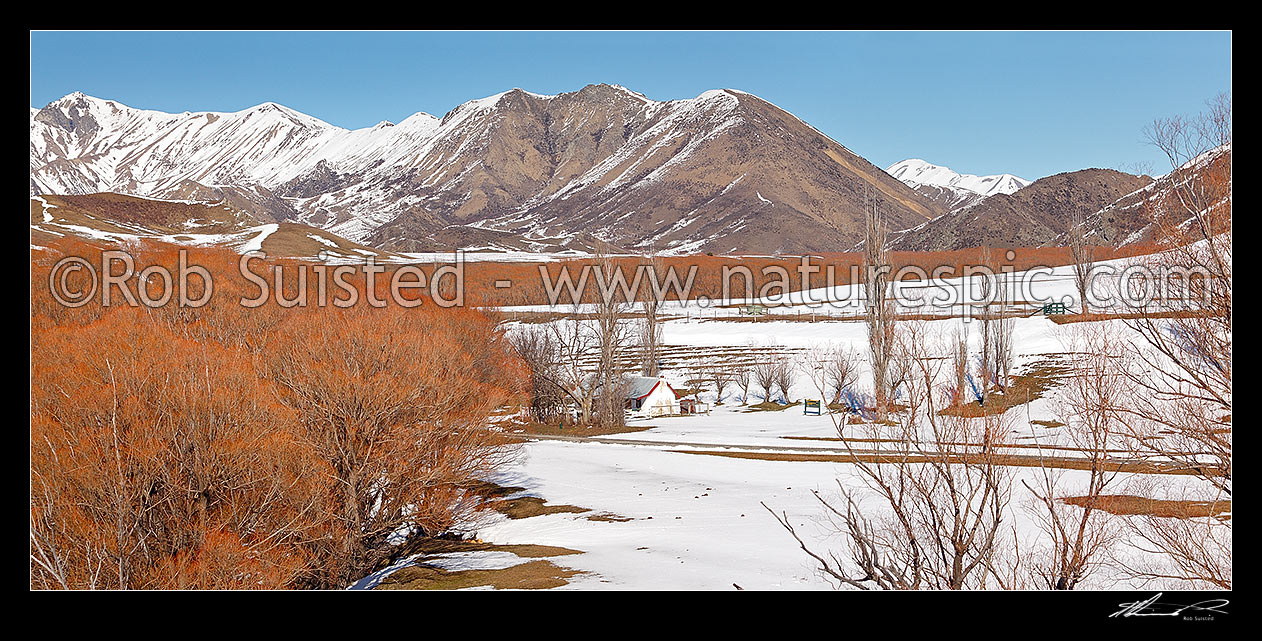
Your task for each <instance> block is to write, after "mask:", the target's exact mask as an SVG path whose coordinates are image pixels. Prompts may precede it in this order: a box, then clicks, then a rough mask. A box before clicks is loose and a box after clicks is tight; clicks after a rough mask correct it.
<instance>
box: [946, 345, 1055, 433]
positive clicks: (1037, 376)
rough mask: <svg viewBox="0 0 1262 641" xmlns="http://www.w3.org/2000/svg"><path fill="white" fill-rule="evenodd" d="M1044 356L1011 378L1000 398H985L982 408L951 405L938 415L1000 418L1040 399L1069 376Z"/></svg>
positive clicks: (967, 404) (968, 405) (993, 394)
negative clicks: (999, 415)
mask: <svg viewBox="0 0 1262 641" xmlns="http://www.w3.org/2000/svg"><path fill="white" fill-rule="evenodd" d="M1047 356H1048V358H1044V359H1043V360H1041V361H1036V362H1034V363H1031V364H1030V366H1029V367H1028V368H1026V371H1025V372H1024V373H1022V374H1016V375H1013V377H1012V384H1011V385H1009V386H1008V389H1006V390H1004V393H1003V394H995V393H990V394H987V395H986V402H985V404H983V405H978V404H977V403H963V404H957V405H952V406H950V407H947V408H945V409H943V410H942V411H940V412H938V415H940V416H963V417H965V418H980V417H982V416H994V415H996V414H1003V413H1004V412H1006V411H1008V410H1009V409H1011V408H1013V407H1017V406H1020V405H1024V404H1026V403H1029V402H1030V401H1033V400H1034V399H1037V398H1041V397H1042V396H1043V393H1044V392H1046V391H1047V390H1048V389H1050V388H1051V387H1052V386H1053V385H1056V384H1057V379H1060V378H1064V377H1066V376H1069V375H1071V374H1072V373H1073V367H1072V366H1071V365H1069V364H1066V363H1062V362H1058V361H1061V360H1063V359H1060V358H1055V357H1052V356H1051V355H1047Z"/></svg>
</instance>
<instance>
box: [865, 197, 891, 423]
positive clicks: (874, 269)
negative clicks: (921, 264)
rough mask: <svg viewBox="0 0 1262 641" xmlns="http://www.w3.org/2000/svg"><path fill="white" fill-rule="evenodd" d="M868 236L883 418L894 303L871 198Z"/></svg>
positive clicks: (869, 299) (868, 281) (868, 282)
mask: <svg viewBox="0 0 1262 641" xmlns="http://www.w3.org/2000/svg"><path fill="white" fill-rule="evenodd" d="M865 200H866V201H867V202H866V207H867V210H866V211H865V212H864V214H865V227H864V229H865V232H864V244H863V250H864V254H863V262H864V272H865V273H864V294H865V296H866V303H867V304H866V308H865V310H864V311H865V320H866V321H867V329H868V349H869V352H870V354H871V358H872V385H873V392H874V394H875V395H876V410H877V412H878V413H881V414H883V413H884V412H885V410H886V407H887V405H888V404H889V398H888V397H889V380H888V374H889V365H890V358H891V355H892V354H893V350H894V322H895V309H894V301H893V299H892V298H891V297H890V292H889V280H890V271H891V270H892V269H893V268H892V266H891V265H890V259H889V252H887V251H886V249H885V224H884V221H883V220H882V217H881V215H880V213H879V212H878V210H877V204H876V201H875V200H874V199H872V198H871V197H870V196H869V197H868V198H867V199H865Z"/></svg>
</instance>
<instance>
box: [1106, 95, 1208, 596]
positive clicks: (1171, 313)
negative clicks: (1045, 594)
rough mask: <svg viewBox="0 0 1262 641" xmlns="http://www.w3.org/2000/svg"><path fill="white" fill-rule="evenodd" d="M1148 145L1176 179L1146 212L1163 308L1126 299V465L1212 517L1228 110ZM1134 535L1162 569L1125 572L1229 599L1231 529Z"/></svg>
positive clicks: (1137, 525) (1142, 526) (1154, 130)
mask: <svg viewBox="0 0 1262 641" xmlns="http://www.w3.org/2000/svg"><path fill="white" fill-rule="evenodd" d="M1145 133H1146V135H1147V137H1148V139H1149V142H1151V143H1152V144H1153V145H1155V146H1156V147H1157V148H1158V149H1160V150H1161V151H1162V152H1163V153H1164V154H1165V155H1166V156H1167V158H1168V159H1169V161H1170V165H1171V168H1172V171H1171V173H1170V174H1168V179H1167V180H1166V181H1165V182H1166V184H1168V185H1169V188H1168V190H1167V191H1166V192H1165V193H1163V194H1159V195H1158V196H1157V197H1154V198H1152V199H1149V200H1148V201H1147V202H1146V206H1147V207H1148V211H1149V214H1150V217H1151V220H1152V224H1153V226H1154V227H1155V228H1156V229H1157V237H1156V239H1157V241H1158V242H1159V243H1160V244H1162V245H1163V246H1164V248H1165V251H1162V252H1160V253H1157V254H1152V255H1150V256H1148V257H1147V259H1146V260H1145V265H1144V266H1145V267H1146V268H1147V269H1148V271H1149V273H1152V274H1163V273H1164V274H1166V275H1167V277H1166V279H1165V281H1164V282H1162V283H1158V284H1160V285H1162V286H1163V289H1164V291H1161V292H1159V293H1160V296H1153V294H1154V292H1152V291H1143V290H1144V289H1146V288H1147V287H1150V286H1152V285H1153V283H1142V282H1141V283H1135V282H1132V283H1131V285H1132V287H1134V288H1135V289H1134V290H1132V291H1130V292H1127V293H1129V294H1130V297H1131V298H1132V299H1139V300H1141V301H1142V300H1145V299H1149V300H1148V302H1147V303H1146V304H1144V305H1143V306H1142V307H1141V309H1140V313H1139V315H1138V318H1135V319H1131V320H1126V321H1124V322H1125V323H1126V325H1128V326H1129V327H1130V329H1132V330H1133V331H1134V332H1135V333H1136V334H1138V340H1131V341H1129V346H1130V349H1129V353H1128V355H1129V357H1130V358H1129V359H1128V363H1129V367H1128V369H1127V376H1128V378H1129V380H1130V381H1131V383H1132V384H1133V385H1134V386H1135V393H1134V394H1132V395H1131V400H1130V403H1129V404H1128V407H1127V409H1126V412H1127V426H1128V429H1127V436H1128V439H1127V441H1128V444H1129V446H1130V449H1131V453H1132V455H1133V456H1138V457H1146V458H1152V459H1155V460H1159V461H1162V462H1165V463H1167V464H1173V465H1174V466H1175V467H1177V468H1179V469H1181V470H1182V471H1185V472H1188V473H1191V474H1194V475H1195V476H1196V477H1197V478H1198V479H1200V481H1201V484H1200V485H1198V486H1193V487H1187V488H1185V489H1184V490H1183V492H1184V493H1185V495H1186V498H1189V499H1192V500H1196V501H1199V502H1203V503H1206V504H1209V505H1214V504H1216V503H1218V502H1220V501H1226V500H1229V499H1230V497H1231V485H1232V484H1231V476H1232V470H1231V445H1232V429H1231V421H1232V398H1231V391H1232V385H1231V370H1232V367H1231V364H1232V331H1231V321H1232V307H1231V302H1232V284H1231V275H1232V266H1231V265H1232V255H1231V253H1232V249H1231V247H1232V242H1231V167H1232V162H1231V136H1232V133H1231V98H1230V97H1229V96H1228V95H1226V94H1222V95H1219V96H1217V97H1216V98H1214V99H1213V100H1211V101H1210V102H1209V103H1208V109H1207V110H1206V111H1204V112H1202V113H1201V114H1199V115H1197V116H1195V117H1191V118H1187V117H1173V118H1165V119H1161V120H1158V121H1156V122H1154V123H1153V124H1152V125H1151V126H1150V127H1149V128H1148V129H1147V130H1146V132H1145ZM1171 274H1174V275H1180V274H1181V275H1180V276H1178V277H1177V278H1171V277H1170V275H1171ZM1129 524H1130V525H1131V526H1132V530H1131V531H1132V534H1133V536H1132V537H1130V538H1131V540H1132V541H1136V545H1135V547H1138V548H1140V549H1141V550H1144V551H1147V552H1158V553H1161V554H1163V555H1164V556H1165V559H1166V561H1167V562H1168V563H1169V567H1165V568H1151V567H1145V568H1141V567H1135V566H1128V569H1130V570H1132V571H1133V575H1134V576H1136V577H1139V578H1142V579H1155V580H1162V581H1166V582H1171V583H1178V582H1188V583H1191V584H1193V585H1211V586H1217V587H1223V588H1230V587H1231V540H1232V536H1231V519H1230V518H1227V519H1220V518H1217V517H1215V516H1212V515H1211V516H1206V517H1198V518H1187V519H1162V518H1156V517H1144V518H1139V519H1132V520H1131V521H1129Z"/></svg>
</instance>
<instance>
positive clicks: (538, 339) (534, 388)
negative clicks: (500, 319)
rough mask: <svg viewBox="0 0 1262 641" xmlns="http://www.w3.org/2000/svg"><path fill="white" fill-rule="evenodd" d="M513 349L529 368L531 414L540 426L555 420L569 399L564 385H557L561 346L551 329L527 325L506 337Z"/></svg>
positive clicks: (561, 376)
mask: <svg viewBox="0 0 1262 641" xmlns="http://www.w3.org/2000/svg"><path fill="white" fill-rule="evenodd" d="M508 336H509V342H510V343H511V344H512V346H513V350H514V351H515V352H516V353H517V355H518V356H519V357H520V358H521V359H522V361H523V362H525V363H526V366H527V367H528V368H529V369H530V415H531V417H532V418H533V419H534V420H536V421H539V422H541V423H551V422H553V421H557V420H559V419H560V417H561V416H562V414H563V412H564V411H565V403H566V400H567V398H568V394H567V393H566V389H565V386H564V385H562V384H559V381H562V380H563V379H564V376H563V375H562V374H561V372H560V371H559V368H560V367H561V356H560V351H561V350H560V346H559V344H558V341H556V340H554V335H553V334H552V333H551V331H550V330H548V329H544V328H541V327H532V326H526V327H521V328H518V329H517V330H515V331H513V332H511V333H510V334H509V335H508Z"/></svg>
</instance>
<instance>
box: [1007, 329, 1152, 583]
mask: <svg viewBox="0 0 1262 641" xmlns="http://www.w3.org/2000/svg"><path fill="white" fill-rule="evenodd" d="M1082 325H1083V327H1082V328H1081V329H1079V330H1078V335H1077V337H1076V338H1075V339H1074V340H1073V341H1072V345H1071V346H1070V351H1071V352H1072V353H1076V354H1080V355H1082V359H1081V361H1080V363H1079V364H1078V366H1077V368H1076V371H1075V372H1074V373H1073V375H1072V376H1071V377H1070V378H1069V380H1068V382H1067V383H1066V384H1065V386H1064V387H1063V388H1062V390H1063V395H1062V396H1061V397H1060V398H1059V400H1058V401H1057V402H1055V403H1054V410H1055V411H1056V413H1057V415H1058V416H1059V417H1060V418H1061V420H1062V421H1063V422H1064V423H1065V427H1064V429H1063V430H1062V431H1063V433H1064V434H1066V435H1067V436H1068V439H1069V445H1071V446H1073V447H1074V448H1076V449H1077V450H1078V454H1079V455H1080V456H1082V457H1084V458H1085V460H1086V462H1087V465H1088V468H1087V470H1086V471H1087V479H1086V480H1087V483H1086V486H1085V487H1082V486H1080V485H1074V486H1071V485H1070V484H1069V483H1068V482H1067V481H1066V479H1065V478H1064V472H1063V470H1061V469H1057V468H1054V467H1052V466H1049V465H1043V466H1042V467H1040V468H1039V475H1038V476H1037V477H1036V479H1035V483H1034V485H1031V484H1030V483H1027V482H1026V481H1025V480H1024V479H1023V480H1022V481H1021V483H1022V485H1024V486H1025V487H1026V489H1028V490H1029V491H1030V493H1031V494H1032V496H1033V499H1032V500H1031V501H1030V503H1029V504H1027V509H1028V510H1029V512H1030V513H1031V514H1032V516H1033V517H1034V519H1035V522H1036V523H1037V524H1038V525H1039V526H1040V529H1041V530H1042V531H1043V534H1044V535H1045V536H1046V537H1047V538H1048V540H1049V542H1048V545H1047V546H1046V547H1042V548H1039V549H1038V550H1037V552H1033V553H1032V557H1033V558H1032V568H1031V569H1032V570H1033V573H1034V575H1035V577H1036V579H1037V581H1038V583H1039V584H1040V585H1042V586H1043V587H1046V588H1049V589H1052V590H1072V589H1074V588H1076V587H1078V585H1079V584H1080V583H1081V582H1082V581H1083V580H1084V579H1086V578H1087V577H1088V576H1090V575H1091V573H1092V572H1093V571H1095V570H1096V569H1097V568H1098V567H1100V566H1101V564H1102V563H1103V562H1104V561H1105V560H1106V555H1107V554H1108V552H1109V549H1110V547H1111V546H1112V545H1113V543H1114V541H1115V540H1116V539H1117V537H1118V534H1119V533H1120V532H1119V528H1118V527H1117V523H1116V521H1115V520H1113V519H1111V518H1110V517H1109V515H1108V514H1107V513H1106V512H1104V511H1103V510H1102V509H1101V506H1102V501H1103V500H1105V498H1106V492H1107V491H1108V489H1109V488H1110V487H1111V486H1112V485H1113V483H1114V481H1115V480H1116V479H1117V475H1118V469H1119V468H1118V465H1117V464H1116V462H1115V461H1112V460H1111V457H1110V450H1109V448H1110V446H1111V445H1115V444H1117V437H1118V436H1119V435H1120V434H1121V433H1122V431H1123V430H1124V429H1125V425H1124V422H1123V418H1124V417H1123V413H1122V410H1121V407H1122V403H1123V402H1124V399H1125V397H1126V394H1127V392H1128V385H1129V383H1128V381H1127V380H1126V378H1125V375H1124V372H1123V368H1122V367H1121V366H1120V363H1119V359H1120V358H1121V348H1120V345H1121V338H1120V337H1119V336H1118V335H1117V334H1116V333H1115V332H1111V331H1108V329H1107V326H1093V325H1089V324H1086V323H1083V324H1082ZM1066 492H1073V493H1074V496H1072V497H1066V496H1065V493H1066ZM1067 499H1072V504H1071V503H1069V502H1067Z"/></svg>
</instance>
